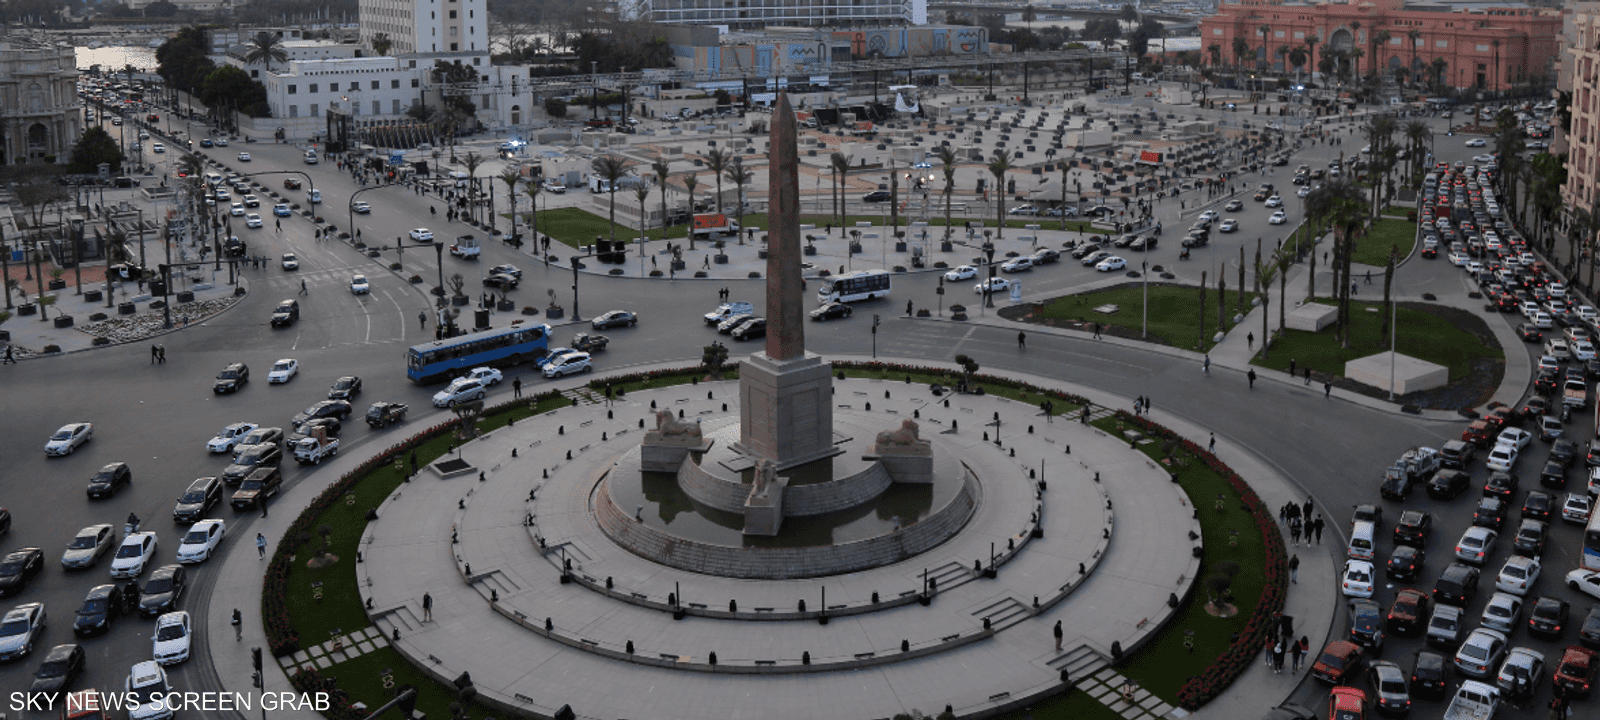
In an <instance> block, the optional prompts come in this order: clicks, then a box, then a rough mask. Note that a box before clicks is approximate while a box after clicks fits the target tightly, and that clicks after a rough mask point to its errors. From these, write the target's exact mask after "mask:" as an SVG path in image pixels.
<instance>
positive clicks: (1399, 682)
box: [1368, 660, 1411, 715]
mask: <svg viewBox="0 0 1600 720" xmlns="http://www.w3.org/2000/svg"><path fill="white" fill-rule="evenodd" d="M1368 677H1369V678H1370V679H1371V681H1372V694H1373V696H1374V697H1376V698H1377V700H1378V712H1379V713H1381V714H1384V715H1403V714H1405V713H1406V712H1408V711H1410V710H1411V686H1410V683H1409V682H1408V681H1409V679H1410V676H1409V675H1407V674H1406V672H1405V671H1404V670H1401V669H1400V666H1399V665H1396V664H1394V663H1392V662H1388V661H1386V660H1383V661H1378V662H1375V663H1373V664H1372V672H1371V673H1369V674H1368Z"/></svg>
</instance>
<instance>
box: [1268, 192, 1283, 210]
mask: <svg viewBox="0 0 1600 720" xmlns="http://www.w3.org/2000/svg"><path fill="white" fill-rule="evenodd" d="M1267 207H1269V208H1275V207H1283V198H1281V197H1279V196H1277V195H1273V196H1272V197H1269V198H1267Z"/></svg>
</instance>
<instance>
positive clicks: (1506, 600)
mask: <svg viewBox="0 0 1600 720" xmlns="http://www.w3.org/2000/svg"><path fill="white" fill-rule="evenodd" d="M1521 622H1522V598H1520V597H1517V596H1516V595H1512V594H1511V593H1503V592H1497V593H1495V594H1494V597H1491V598H1489V603H1488V604H1487V605H1484V606H1483V626H1484V627H1486V628H1491V629H1494V630H1499V631H1500V632H1503V633H1509V632H1512V631H1514V630H1516V628H1517V625H1518V624H1520V623H1521Z"/></svg>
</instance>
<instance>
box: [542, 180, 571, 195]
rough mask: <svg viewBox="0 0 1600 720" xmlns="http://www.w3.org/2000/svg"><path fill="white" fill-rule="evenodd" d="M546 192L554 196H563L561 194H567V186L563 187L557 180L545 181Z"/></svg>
mask: <svg viewBox="0 0 1600 720" xmlns="http://www.w3.org/2000/svg"><path fill="white" fill-rule="evenodd" d="M544 191H545V192H547V193H551V194H554V195H561V194H564V193H566V192H567V186H566V185H562V184H561V183H560V182H557V181H556V180H545V181H544Z"/></svg>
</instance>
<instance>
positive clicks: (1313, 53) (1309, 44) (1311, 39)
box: [1306, 33, 1321, 80]
mask: <svg viewBox="0 0 1600 720" xmlns="http://www.w3.org/2000/svg"><path fill="white" fill-rule="evenodd" d="M1318 42H1321V41H1320V40H1318V39H1317V36H1316V35H1312V34H1311V33H1306V62H1307V64H1309V65H1310V66H1311V68H1312V70H1313V72H1315V70H1316V67H1317V43H1318ZM1312 79H1313V80H1314V79H1315V78H1312Z"/></svg>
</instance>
